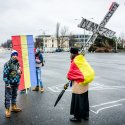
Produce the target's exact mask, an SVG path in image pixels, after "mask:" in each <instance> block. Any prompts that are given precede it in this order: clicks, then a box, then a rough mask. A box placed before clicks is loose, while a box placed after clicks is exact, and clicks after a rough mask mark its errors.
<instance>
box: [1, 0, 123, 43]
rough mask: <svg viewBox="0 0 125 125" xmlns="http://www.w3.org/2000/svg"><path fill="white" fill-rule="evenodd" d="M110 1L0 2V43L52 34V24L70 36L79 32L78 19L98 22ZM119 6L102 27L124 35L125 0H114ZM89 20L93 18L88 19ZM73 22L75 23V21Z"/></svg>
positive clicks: (80, 31) (35, 0) (9, 0)
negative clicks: (16, 36) (13, 37)
mask: <svg viewBox="0 0 125 125" xmlns="http://www.w3.org/2000/svg"><path fill="white" fill-rule="evenodd" d="M112 2H114V1H112V0H0V43H3V42H5V41H6V40H7V39H9V38H11V36H12V35H33V36H34V37H35V36H36V35H40V34H42V33H43V32H45V33H46V34H51V35H55V33H56V23H57V22H59V23H60V26H61V27H64V26H66V27H68V31H69V32H72V33H75V34H77V33H80V34H81V33H83V29H80V28H78V27H77V25H78V24H79V23H80V22H81V17H83V18H86V19H89V20H91V21H93V22H95V23H100V22H101V21H102V19H103V18H104V16H105V15H106V13H107V12H108V9H109V7H110V5H111V3H112ZM115 2H117V3H119V4H120V6H119V7H118V9H117V10H116V12H115V13H114V15H113V16H112V17H111V19H110V21H109V22H108V23H107V25H106V27H107V28H109V29H111V30H113V31H116V35H121V34H123V33H124V34H125V0H116V1H115ZM91 18H93V19H91ZM75 19H77V20H75Z"/></svg>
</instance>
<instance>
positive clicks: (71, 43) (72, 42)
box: [69, 33, 76, 47]
mask: <svg viewBox="0 0 125 125" xmlns="http://www.w3.org/2000/svg"><path fill="white" fill-rule="evenodd" d="M75 42H76V40H75V38H74V36H73V35H72V33H70V35H69V47H74V44H75Z"/></svg>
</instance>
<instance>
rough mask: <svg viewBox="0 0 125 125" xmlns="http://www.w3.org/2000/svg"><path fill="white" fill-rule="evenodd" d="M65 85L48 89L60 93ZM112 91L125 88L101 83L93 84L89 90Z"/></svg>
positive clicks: (69, 89)
mask: <svg viewBox="0 0 125 125" xmlns="http://www.w3.org/2000/svg"><path fill="white" fill-rule="evenodd" d="M63 86H64V84H58V85H55V86H51V87H48V89H50V90H51V91H52V92H60V91H61V90H62V89H63ZM111 89H125V86H107V85H104V84H99V83H91V84H90V87H89V90H90V91H93V90H111ZM66 91H71V88H70V87H69V88H68V89H67V90H66Z"/></svg>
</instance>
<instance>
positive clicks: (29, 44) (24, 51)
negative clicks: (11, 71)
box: [12, 35, 37, 90]
mask: <svg viewBox="0 0 125 125" xmlns="http://www.w3.org/2000/svg"><path fill="white" fill-rule="evenodd" d="M12 45H13V49H14V50H17V51H18V59H19V63H20V66H21V69H22V74H21V79H20V85H19V90H23V89H27V88H30V87H31V85H33V86H34V85H36V84H37V79H36V65H35V54H34V42H33V36H32V35H21V36H12Z"/></svg>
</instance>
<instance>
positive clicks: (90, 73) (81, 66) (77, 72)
mask: <svg viewBox="0 0 125 125" xmlns="http://www.w3.org/2000/svg"><path fill="white" fill-rule="evenodd" d="M94 76H95V72H94V70H93V68H92V67H91V66H90V65H89V63H88V62H87V60H86V59H85V57H84V56H83V55H77V56H76V57H75V58H74V59H73V60H72V61H71V65H70V69H69V71H68V74H67V77H68V79H69V80H71V81H76V82H77V83H78V84H81V85H87V84H88V83H90V82H92V81H93V79H94Z"/></svg>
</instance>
